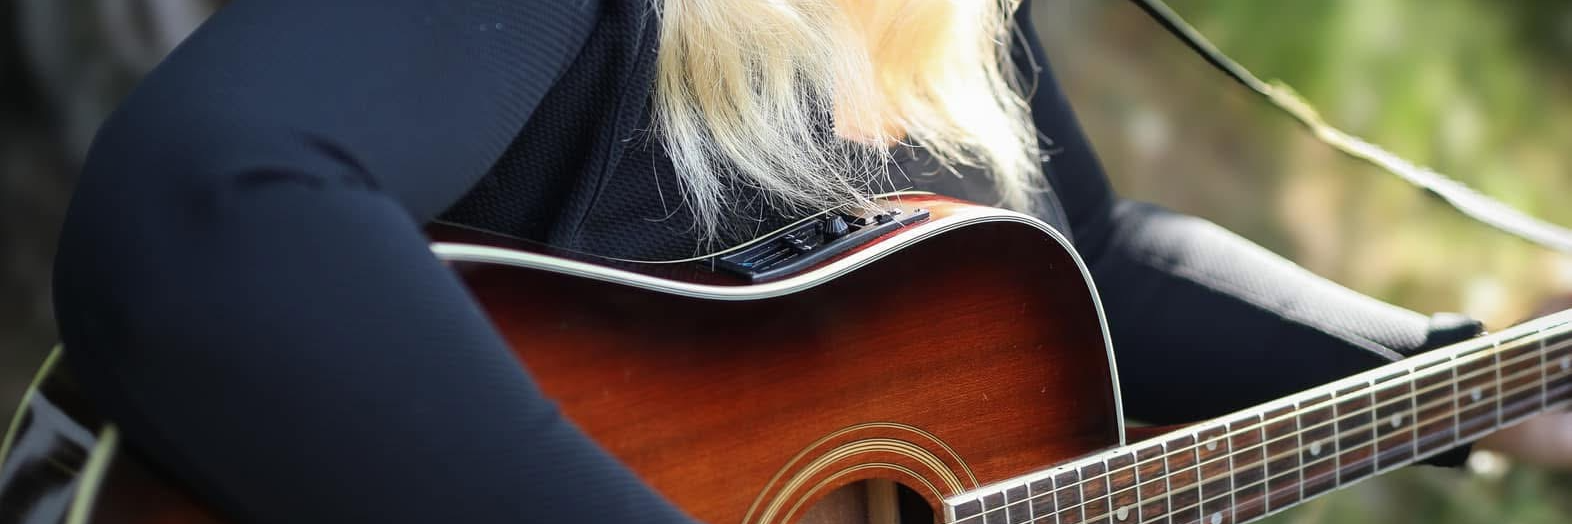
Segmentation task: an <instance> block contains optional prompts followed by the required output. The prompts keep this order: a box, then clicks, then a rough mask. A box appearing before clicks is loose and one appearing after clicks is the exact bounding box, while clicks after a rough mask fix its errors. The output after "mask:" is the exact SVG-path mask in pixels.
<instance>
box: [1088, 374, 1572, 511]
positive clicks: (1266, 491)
mask: <svg viewBox="0 0 1572 524" xmlns="http://www.w3.org/2000/svg"><path fill="white" fill-rule="evenodd" d="M1567 376H1572V374H1568V375H1567ZM1524 400H1530V401H1531V400H1533V399H1524ZM1521 402H1522V401H1519V403H1521ZM1530 415H1532V413H1525V414H1522V415H1519V416H1518V417H1516V418H1513V419H1511V422H1514V423H1515V422H1517V421H1519V420H1522V419H1524V418H1527V417H1528V416H1530ZM1445 418H1446V417H1436V418H1432V419H1429V420H1427V421H1425V422H1424V423H1430V422H1435V421H1438V420H1444V419H1445ZM1476 418H1477V417H1476ZM1471 420H1472V419H1471ZM1486 420H1489V419H1486ZM1506 424H1507V423H1506V422H1503V423H1502V424H1501V425H1496V426H1493V427H1491V428H1490V430H1493V429H1499V428H1501V427H1506ZM1486 431H1487V432H1488V431H1489V430H1486ZM1376 440H1379V438H1377V439H1373V441H1372V442H1368V443H1365V444H1361V445H1359V446H1357V447H1361V448H1362V447H1366V446H1370V447H1372V448H1373V449H1372V450H1371V452H1370V455H1369V456H1367V457H1365V458H1361V459H1358V460H1356V461H1354V462H1353V464H1352V466H1353V467H1363V466H1365V465H1366V464H1367V463H1368V465H1369V466H1370V467H1371V474H1370V475H1366V476H1362V477H1360V478H1357V479H1354V480H1352V481H1350V483H1349V484H1343V483H1341V482H1337V483H1336V486H1335V487H1334V488H1331V489H1336V488H1340V487H1343V486H1346V485H1350V484H1352V483H1354V482H1358V481H1361V480H1365V479H1367V478H1369V477H1370V476H1373V475H1375V474H1377V473H1380V472H1384V471H1389V470H1392V469H1396V468H1398V467H1402V466H1405V465H1408V464H1412V463H1414V462H1417V461H1419V460H1421V459H1423V458H1425V455H1424V453H1423V452H1420V451H1419V449H1418V446H1419V445H1420V443H1419V442H1418V441H1412V440H1410V441H1407V442H1408V443H1410V444H1413V445H1414V447H1413V453H1412V454H1411V455H1409V456H1407V457H1404V458H1402V459H1399V460H1397V462H1396V463H1393V464H1391V465H1388V466H1386V467H1379V464H1380V460H1381V456H1382V452H1381V451H1380V450H1379V444H1378V443H1377V442H1376ZM1462 440H1463V439H1457V438H1456V434H1454V440H1453V442H1452V443H1450V444H1448V445H1447V446H1444V447H1451V446H1456V445H1458V444H1460V443H1461V442H1462ZM1302 451H1303V450H1302V449H1298V450H1295V452H1302ZM1290 454H1291V453H1283V454H1280V455H1277V456H1273V457H1271V458H1268V459H1265V460H1262V461H1261V462H1256V463H1254V464H1251V466H1252V467H1253V466H1254V465H1255V464H1262V463H1270V462H1271V461H1273V460H1278V459H1280V458H1283V457H1287V456H1289V455H1290ZM1334 458H1339V459H1340V458H1341V455H1337V456H1330V457H1326V458H1324V459H1318V460H1316V461H1314V462H1311V463H1310V465H1314V464H1319V463H1323V462H1326V461H1329V460H1332V459H1334ZM1305 467H1306V465H1304V464H1301V465H1300V466H1299V467H1296V468H1294V469H1295V470H1298V471H1299V473H1300V478H1299V480H1298V481H1297V482H1295V483H1294V484H1295V485H1296V486H1299V487H1303V486H1304V485H1306V484H1308V483H1309V482H1310V481H1309V480H1306V479H1305V475H1304V473H1305ZM1346 469H1350V468H1348V467H1336V466H1334V468H1333V470H1332V471H1331V472H1327V473H1322V474H1320V475H1317V476H1316V477H1314V478H1316V479H1319V478H1323V477H1327V476H1335V475H1337V474H1338V473H1340V472H1341V471H1343V470H1346ZM1226 475H1227V479H1228V480H1229V481H1230V487H1229V489H1228V491H1227V492H1225V493H1222V494H1219V495H1215V496H1212V497H1211V498H1206V497H1205V495H1203V494H1201V490H1204V489H1205V484H1206V481H1204V480H1202V479H1201V476H1200V475H1199V474H1197V476H1196V482H1194V483H1191V484H1188V485H1186V486H1184V489H1189V488H1192V487H1193V488H1195V489H1196V493H1197V495H1196V497H1197V499H1198V500H1197V501H1196V502H1195V503H1193V504H1189V505H1186V506H1184V507H1181V508H1173V509H1171V510H1170V511H1169V512H1168V513H1165V514H1162V515H1156V516H1154V517H1152V518H1153V519H1160V518H1165V517H1170V516H1172V515H1174V514H1177V513H1180V512H1184V511H1188V510H1190V509H1192V508H1198V507H1204V505H1205V504H1207V503H1211V502H1216V501H1218V500H1221V499H1224V498H1227V497H1230V496H1235V495H1237V494H1238V493H1239V492H1240V491H1244V490H1248V489H1252V488H1255V487H1257V486H1263V485H1266V484H1267V483H1268V482H1269V481H1270V480H1272V479H1271V477H1270V476H1268V475H1267V474H1266V472H1265V471H1264V470H1263V471H1262V478H1261V479H1260V480H1257V481H1254V482H1251V483H1249V484H1245V485H1243V486H1232V485H1231V484H1232V480H1233V472H1229V473H1227V474H1226ZM1334 478H1335V477H1334ZM1215 480H1220V479H1214V481H1215ZM1331 489H1328V490H1327V491H1331ZM1124 491H1128V489H1126V490H1120V491H1119V492H1117V493H1122V492H1124ZM1301 493H1302V492H1301ZM1322 493H1325V491H1323V492H1322ZM1271 494H1272V493H1271V490H1270V486H1266V487H1263V488H1262V493H1261V495H1259V496H1257V497H1254V498H1250V499H1246V503H1255V502H1256V501H1261V505H1262V506H1263V507H1266V506H1269V505H1270V504H1269V498H1270V497H1271ZM1108 500H1109V501H1110V506H1111V505H1112V502H1111V501H1112V498H1109V499H1108ZM1304 500H1305V499H1304V498H1303V497H1302V496H1301V498H1299V499H1298V500H1295V501H1294V502H1292V503H1290V505H1292V504H1297V503H1299V502H1303V501H1304ZM1086 504H1088V503H1087V502H1083V503H1082V504H1080V505H1081V506H1085V505H1086ZM1236 507H1238V506H1237V505H1231V506H1230V508H1236ZM1114 509H1115V508H1110V510H1109V512H1108V513H1104V514H1102V515H1097V516H1094V517H1092V518H1090V519H1083V520H1094V519H1098V518H1102V517H1105V516H1108V515H1110V514H1112V513H1113V511H1114ZM1279 509H1281V508H1279ZM1268 511H1270V510H1268Z"/></svg>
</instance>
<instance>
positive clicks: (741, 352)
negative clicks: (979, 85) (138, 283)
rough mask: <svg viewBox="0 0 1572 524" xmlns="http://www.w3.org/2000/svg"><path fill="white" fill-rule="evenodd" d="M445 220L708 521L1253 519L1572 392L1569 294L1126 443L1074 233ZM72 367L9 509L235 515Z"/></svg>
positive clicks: (586, 420)
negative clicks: (741, 240) (1525, 314)
mask: <svg viewBox="0 0 1572 524" xmlns="http://www.w3.org/2000/svg"><path fill="white" fill-rule="evenodd" d="M431 233H432V237H433V239H434V242H433V244H432V250H433V251H434V252H435V253H436V255H437V256H438V257H440V258H441V259H442V260H444V261H446V262H447V263H448V264H449V266H450V267H451V268H452V270H453V271H455V272H457V273H458V274H459V275H461V276H462V278H463V280H464V281H465V282H466V283H467V285H468V286H469V287H470V289H471V290H472V292H473V293H474V295H475V297H476V298H477V299H478V300H479V302H480V304H482V305H483V306H484V308H485V310H486V311H487V313H488V314H489V315H490V317H491V319H492V320H493V322H494V323H495V324H496V325H497V326H498V328H499V329H500V331H501V332H502V333H503V335H504V336H505V337H506V338H507V339H508V341H509V342H510V344H512V345H513V347H515V348H516V354H517V356H518V359H519V360H520V362H522V363H523V365H524V366H525V367H527V368H528V369H529V371H530V373H531V374H532V375H533V376H534V377H535V378H536V380H537V381H538V382H539V383H540V385H541V387H542V388H543V389H544V390H545V391H546V393H548V394H549V395H550V396H551V397H552V398H554V399H555V400H556V401H557V402H558V403H560V406H561V409H562V411H563V413H565V415H566V416H567V417H568V418H570V419H571V420H572V421H573V422H574V423H576V424H577V425H578V426H579V427H581V428H583V430H584V431H585V432H586V433H588V434H589V435H590V436H591V437H592V438H594V439H595V440H596V441H597V442H598V443H599V444H600V445H601V446H603V447H605V449H607V450H609V451H610V452H611V453H612V454H614V455H615V456H616V457H618V458H619V459H620V460H622V461H623V462H624V463H626V464H627V465H628V466H629V467H631V468H632V469H633V471H635V472H636V473H637V474H638V475H639V476H640V477H641V478H642V479H643V480H645V481H646V482H648V483H649V484H650V485H651V486H653V487H654V488H655V489H656V490H658V491H659V492H660V493H661V494H663V495H664V496H665V497H667V498H668V499H669V500H671V501H672V502H674V503H675V504H676V505H677V506H679V507H680V508H682V509H683V510H685V511H686V512H687V513H688V514H690V515H692V516H693V517H696V518H698V519H699V520H702V521H705V522H716V523H742V524H762V523H788V522H837V521H845V520H853V521H872V522H878V523H881V524H882V523H890V522H935V521H938V522H956V523H966V524H1025V523H1035V524H1072V523H1098V524H1135V523H1143V524H1150V523H1161V524H1190V523H1201V524H1225V523H1227V524H1233V523H1243V522H1249V521H1252V520H1256V519H1259V518H1261V517H1264V516H1266V515H1270V514H1272V513H1276V512H1278V511H1281V510H1283V509H1285V508H1288V507H1291V506H1294V505H1295V504H1298V503H1300V502H1302V501H1305V500H1308V499H1310V498H1312V497H1315V496H1317V495H1321V494H1324V493H1327V492H1329V491H1332V490H1335V489H1337V488H1339V487H1342V486H1347V485H1350V484H1353V483H1355V482H1358V481H1360V480H1362V479H1365V478H1369V477H1371V476H1374V475H1378V474H1380V473H1382V472H1386V471H1390V470H1392V469H1394V468H1399V467H1402V466H1404V465H1407V464H1410V463H1412V462H1414V461H1416V460H1420V459H1423V458H1425V457H1428V456H1430V455H1434V454H1436V453H1440V452H1443V451H1446V450H1448V449H1452V448H1454V447H1455V446H1458V445H1460V444H1464V443H1467V442H1470V441H1471V440H1473V439H1476V438H1478V437H1480V436H1482V435H1484V434H1486V433H1489V432H1490V431H1492V430H1494V429H1497V428H1501V427H1503V426H1506V425H1509V424H1512V423H1513V422H1515V421H1518V420H1521V419H1523V418H1525V417H1528V416H1530V415H1532V414H1535V413H1538V412H1541V411H1544V410H1547V409H1552V408H1556V407H1559V406H1564V405H1567V404H1568V403H1569V402H1572V311H1568V312H1562V313H1558V314H1554V315H1550V316H1547V317H1543V318H1540V319H1537V320H1534V321H1531V322H1527V323H1524V324H1522V325H1518V326H1516V327H1513V328H1510V329H1506V330H1504V331H1501V332H1499V333H1494V334H1490V335H1487V336H1483V337H1479V338H1476V339H1473V340H1469V341H1466V342H1463V343H1460V344H1456V345H1453V346H1450V347H1446V348H1442V349H1438V350H1436V351H1433V352H1429V353H1426V354H1423V355H1419V356H1416V357H1413V358H1409V359H1406V360H1403V361H1400V362H1396V363H1393V364H1390V365H1387V366H1383V367H1380V368H1378V369H1374V370H1371V371H1369V372H1366V373H1361V374H1359V375H1356V376H1352V377H1348V378H1346V379H1343V380H1339V381H1337V382H1334V383H1331V384H1327V385H1325V386H1322V387H1318V388H1315V389H1312V390H1309V391H1305V392H1302V393H1299V394H1296V395H1293V396H1290V397H1287V398H1283V399H1279V400H1276V401H1273V402H1268V403H1266V404H1263V405H1260V406H1257V407H1254V408H1250V409H1246V410H1244V411H1240V412H1237V413H1233V414H1230V415H1227V416H1223V417H1220V418H1217V419H1214V420H1208V421H1204V422H1199V423H1196V424H1194V425H1190V426H1186V427H1182V428H1170V429H1169V430H1164V431H1161V432H1158V431H1153V430H1147V431H1146V432H1145V434H1144V436H1140V438H1137V436H1136V435H1137V433H1139V432H1138V431H1137V429H1136V428H1126V427H1125V426H1124V421H1123V416H1122V413H1121V408H1120V403H1119V402H1120V400H1119V380H1118V374H1117V373H1116V370H1115V365H1114V358H1113V353H1112V352H1111V351H1110V343H1117V341H1110V340H1109V338H1108V333H1107V329H1106V328H1105V326H1104V322H1103V318H1102V312H1101V307H1100V306H1099V303H1098V298H1097V292H1096V290H1095V288H1093V287H1092V285H1091V281H1090V278H1089V276H1088V273H1087V270H1086V267H1085V266H1084V265H1083V264H1082V263H1081V261H1080V259H1079V258H1078V256H1077V255H1076V253H1075V252H1074V251H1073V250H1072V249H1071V248H1070V246H1069V244H1068V243H1067V242H1066V241H1065V239H1064V237H1062V236H1060V235H1059V234H1058V233H1056V232H1054V231H1053V230H1052V229H1051V228H1049V227H1048V226H1047V225H1046V224H1044V223H1042V222H1041V221H1038V220H1036V219H1033V218H1031V217H1028V216H1025V215H1021V214H1018V213H1014V212H1009V211H1004V210H999V209H994V208H989V207H983V206H977V205H972V204H968V203H965V202H961V201H957V200H952V199H947V198H943V197H938V196H933V195H904V196H900V197H897V198H890V199H886V200H881V201H879V206H878V207H877V208H874V209H870V210H866V211H862V210H859V211H854V212H853V211H848V212H826V213H823V214H820V215H818V216H814V217H811V218H808V219H805V220H803V221H801V222H798V223H796V224H793V225H792V226H790V227H787V228H786V229H783V230H781V231H777V232H775V233H773V234H770V235H766V236H765V237H763V238H760V239H758V240H756V241H753V242H750V243H748V244H745V245H743V246H740V247H738V248H735V249H732V250H729V251H726V252H723V253H720V254H718V255H714V256H710V257H705V258H702V259H695V260H687V261H677V262H665V263H647V262H632V261H623V260H611V259H604V258H597V257H592V256H586V255H583V254H578V253H573V252H566V251H560V250H555V249H552V248H549V247H546V246H542V245H538V244H533V243H529V242H523V241H518V240H513V239H508V238H504V237H499V236H496V235H490V234H486V233H482V232H477V231H470V230H465V229H460V228H455V227H451V226H437V227H434V228H433V229H432V231H431ZM526 297H527V298H526ZM58 358H59V355H58V352H57V354H56V355H55V356H52V357H51V358H50V359H49V361H48V362H47V363H46V365H45V366H44V368H43V369H42V371H41V372H40V378H39V381H38V382H37V384H36V385H35V387H34V388H33V389H32V390H31V391H30V392H29V393H28V394H27V396H26V397H25V398H24V401H23V404H22V408H21V410H20V412H19V413H18V415H17V418H16V420H15V422H14V424H13V427H12V429H11V432H10V433H8V434H7V436H6V437H5V440H4V444H3V446H4V447H3V448H0V454H3V463H0V464H3V465H0V523H3V524H9V523H20V522H27V523H33V522H50V523H54V522H69V523H79V522H133V523H146V522H160V523H167V522H217V521H222V520H223V518H222V516H221V515H219V514H218V513H216V512H215V511H213V510H212V508H210V507H208V506H206V505H204V503H203V502H202V501H201V500H198V499H197V498H196V497H194V496H193V495H191V492H190V491H189V490H188V489H186V488H185V487H182V486H180V485H178V484H177V483H174V482H172V481H171V479H170V478H169V476H167V475H166V474H164V473H163V472H162V471H160V470H159V469H158V468H157V467H155V466H154V465H152V464H149V463H148V462H147V461H145V460H143V459H141V458H140V455H139V453H138V452H137V450H136V449H135V447H134V442H130V443H127V442H122V441H121V439H120V437H119V434H118V432H117V431H116V429H115V426H114V425H113V421H108V420H104V419H103V418H101V417H100V416H98V415H96V414H95V413H94V412H93V410H92V409H91V405H90V404H89V403H87V402H86V401H84V400H83V398H82V397H81V396H80V395H79V394H78V393H77V392H76V389H75V388H74V387H73V383H72V379H71V377H70V376H68V375H67V374H65V373H63V372H62V370H61V366H59V365H57V361H58ZM1176 394H1179V393H1176ZM1158 433H1160V434H1158Z"/></svg>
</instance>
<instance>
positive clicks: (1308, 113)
mask: <svg viewBox="0 0 1572 524" xmlns="http://www.w3.org/2000/svg"><path fill="white" fill-rule="evenodd" d="M1132 1H1133V2H1135V4H1136V5H1137V6H1139V7H1140V8H1141V10H1142V11H1145V12H1146V14H1147V15H1149V16H1151V17H1152V19H1153V20H1156V21H1157V23H1158V24H1160V25H1162V26H1163V28H1164V29H1166V30H1168V32H1169V33H1170V34H1173V35H1174V36H1175V37H1178V38H1179V40H1180V41H1181V42H1184V44H1185V45H1186V46H1188V47H1189V48H1190V49H1191V50H1194V51H1195V52H1196V53H1197V54H1199V55H1201V58H1203V59H1205V60H1206V61H1207V63H1210V64H1212V66H1213V67H1216V68H1217V69H1218V70H1220V71H1222V72H1223V74H1226V75H1228V77H1229V78H1232V79H1234V81H1236V82H1239V83H1240V84H1242V85H1244V86H1245V87H1246V88H1248V89H1250V90H1251V91H1254V92H1255V93H1256V94H1259V95H1261V96H1262V97H1263V98H1265V99H1266V100H1267V101H1268V102H1271V103H1272V105H1274V106H1277V107H1278V108H1279V109H1282V110H1283V111H1285V112H1287V113H1288V114H1289V115H1290V116H1292V117H1294V119H1296V120H1298V121H1299V123H1301V124H1303V125H1304V126H1305V127H1306V128H1308V129H1309V130H1310V132H1311V133H1313V134H1314V135H1315V137H1316V139H1318V140H1320V141H1321V142H1323V143H1325V144H1327V145H1329V146H1332V148H1333V149H1336V150H1338V151H1339V152H1342V153H1343V154H1345V155H1348V156H1351V157H1354V158H1357V159H1359V160H1363V161H1365V162H1367V163H1370V164H1372V165H1375V166H1376V167H1379V168H1381V169H1385V170H1386V171H1387V172H1388V173H1392V174H1394V175H1397V176H1398V177H1399V178H1402V179H1403V180H1406V181H1408V182H1409V183H1410V184H1413V185H1415V186H1418V187H1419V188H1421V189H1424V190H1426V191H1428V192H1430V193H1431V194H1433V195H1435V196H1438V197H1441V199H1442V200H1445V201H1446V202H1447V203H1448V204H1451V205H1452V207H1454V208H1457V210H1458V211H1461V212H1462V213H1463V214H1464V215H1467V216H1469V217H1471V218H1473V219H1475V220H1478V221H1480V222H1484V223H1485V224H1488V225H1490V226H1491V227H1494V228H1496V229H1499V230H1501V231H1505V232H1507V233H1510V234H1513V235H1516V236H1518V237H1520V238H1523V239H1524V240H1527V241H1529V242H1533V243H1535V244H1538V245H1540V246H1543V247H1546V248H1549V249H1552V250H1556V251H1560V252H1562V253H1572V230H1568V229H1567V228H1565V227H1562V226H1559V225H1556V224H1552V223H1549V222H1546V221H1544V220H1540V219H1538V218H1535V217H1532V216H1529V215H1528V214H1525V213H1523V212H1522V211H1518V210H1517V209H1515V208H1513V207H1511V206H1508V205H1506V204H1504V203H1502V202H1501V201H1499V200H1496V199H1493V198H1490V197H1488V196H1485V195H1483V194H1480V193H1479V192H1477V191H1474V190H1473V189H1470V188H1469V187H1468V186H1466V185H1464V184H1463V183H1462V182H1458V181H1457V180H1454V179H1452V178H1449V177H1447V176H1446V175H1443V174H1441V173H1437V172H1435V171H1434V170H1431V169H1429V168H1425V167H1421V166H1419V165H1416V164H1414V163H1413V162H1410V161H1408V160H1407V159H1404V158H1403V157H1400V156H1398V155H1396V154H1394V153H1392V152H1390V151H1387V150H1386V149H1384V148H1382V147H1381V146H1378V145H1375V144H1372V143H1370V142H1367V141H1365V140H1364V139H1361V138H1359V137H1357V136H1354V135H1351V134H1349V133H1346V132H1344V131H1343V130H1341V129H1338V128H1336V127H1334V126H1332V125H1331V124H1328V123H1326V121H1325V120H1323V119H1322V118H1321V115H1320V114H1319V113H1317V112H1316V110H1315V108H1314V107H1313V106H1311V105H1310V103H1309V102H1307V101H1306V100H1305V99H1304V98H1302V97H1300V96H1299V94H1298V93H1295V92H1294V90H1293V88H1291V87H1289V86H1288V85H1287V84H1284V83H1283V82H1282V81H1279V80H1273V81H1271V82H1264V81H1262V80H1261V79H1260V78H1257V77H1256V76H1255V75H1254V74H1252V73H1250V70H1248V69H1245V68H1244V66H1241V65H1239V63H1238V62H1235V61H1234V60H1233V59H1232V58H1229V57H1228V55H1225V54H1223V52H1222V51H1220V50H1218V49H1217V47H1216V46H1214V45H1212V43H1211V42H1209V41H1207V40H1206V37H1204V36H1202V35H1201V33H1200V32H1199V31H1196V29H1195V28H1194V27H1191V26H1190V24H1188V23H1186V22H1185V21H1184V19H1183V18H1180V17H1179V14H1178V13H1175V12H1174V10H1173V9H1171V8H1169V7H1168V5H1167V4H1165V3H1163V0H1132Z"/></svg>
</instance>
